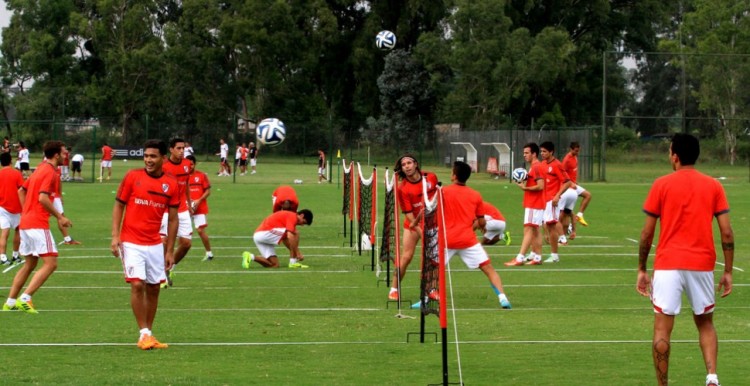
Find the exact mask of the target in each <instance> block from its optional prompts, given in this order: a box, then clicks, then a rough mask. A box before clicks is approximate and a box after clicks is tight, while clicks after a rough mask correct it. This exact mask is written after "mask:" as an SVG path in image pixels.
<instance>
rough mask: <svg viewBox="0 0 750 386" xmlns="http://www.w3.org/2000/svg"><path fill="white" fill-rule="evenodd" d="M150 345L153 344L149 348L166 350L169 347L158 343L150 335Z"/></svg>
mask: <svg viewBox="0 0 750 386" xmlns="http://www.w3.org/2000/svg"><path fill="white" fill-rule="evenodd" d="M151 343H153V346H151V348H157V349H160V348H168V347H169V345H168V344H166V343H162V342H159V341H158V340H157V339H156V338H155V337H154V336H153V335H151Z"/></svg>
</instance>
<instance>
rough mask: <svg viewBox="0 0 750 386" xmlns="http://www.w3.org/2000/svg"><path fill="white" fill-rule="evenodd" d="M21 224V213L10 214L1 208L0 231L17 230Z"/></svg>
mask: <svg viewBox="0 0 750 386" xmlns="http://www.w3.org/2000/svg"><path fill="white" fill-rule="evenodd" d="M19 223H21V214H20V213H10V212H8V211H7V210H5V208H3V207H1V206H0V229H16V228H18V224H19Z"/></svg>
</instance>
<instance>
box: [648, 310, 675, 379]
mask: <svg viewBox="0 0 750 386" xmlns="http://www.w3.org/2000/svg"><path fill="white" fill-rule="evenodd" d="M673 327H674V315H666V314H662V313H656V314H654V340H653V346H652V355H653V359H654V369H655V370H656V382H657V383H658V384H659V385H667V384H668V383H669V353H670V351H671V336H672V328H673Z"/></svg>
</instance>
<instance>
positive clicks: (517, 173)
mask: <svg viewBox="0 0 750 386" xmlns="http://www.w3.org/2000/svg"><path fill="white" fill-rule="evenodd" d="M528 176H529V173H528V172H527V171H526V169H524V168H516V169H514V170H513V173H512V174H511V178H513V181H515V182H523V181H526V177H528Z"/></svg>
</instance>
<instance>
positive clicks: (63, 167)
mask: <svg viewBox="0 0 750 386" xmlns="http://www.w3.org/2000/svg"><path fill="white" fill-rule="evenodd" d="M60 174H62V176H60V177H61V178H62V177H63V176H64V175H66V174H68V167H67V166H60Z"/></svg>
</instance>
